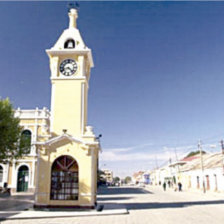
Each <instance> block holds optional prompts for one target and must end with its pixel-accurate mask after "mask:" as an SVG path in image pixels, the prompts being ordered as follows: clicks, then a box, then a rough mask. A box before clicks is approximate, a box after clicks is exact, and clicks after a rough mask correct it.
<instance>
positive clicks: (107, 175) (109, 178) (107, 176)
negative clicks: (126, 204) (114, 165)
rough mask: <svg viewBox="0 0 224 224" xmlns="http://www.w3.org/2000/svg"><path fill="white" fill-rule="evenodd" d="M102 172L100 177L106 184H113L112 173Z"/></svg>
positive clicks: (109, 171) (106, 170)
mask: <svg viewBox="0 0 224 224" xmlns="http://www.w3.org/2000/svg"><path fill="white" fill-rule="evenodd" d="M102 172H103V174H102V177H103V178H104V179H105V180H106V183H109V184H111V183H112V182H113V171H111V170H108V169H103V170H102Z"/></svg>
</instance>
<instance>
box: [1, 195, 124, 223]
mask: <svg viewBox="0 0 224 224" xmlns="http://www.w3.org/2000/svg"><path fill="white" fill-rule="evenodd" d="M99 201H100V199H99ZM100 205H104V209H103V210H102V211H97V210H96V209H93V210H82V211H77V210H76V211H72V210H67V211H58V210H57V211H56V210H53V211H50V210H48V209H44V210H43V211H39V210H38V211H37V210H33V196H30V195H25V196H24V195H23V196H21V195H20V196H10V197H4V198H0V222H1V221H4V220H18V219H40V218H59V217H81V216H103V215H104V216H105V215H122V214H128V210H127V209H126V208H125V207H124V206H123V205H121V204H114V203H108V204H107V203H105V204H104V203H103V202H99V203H98V206H100Z"/></svg>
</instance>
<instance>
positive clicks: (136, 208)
mask: <svg viewBox="0 0 224 224" xmlns="http://www.w3.org/2000/svg"><path fill="white" fill-rule="evenodd" d="M99 203H101V204H109V205H113V204H123V205H124V206H125V207H127V208H128V209H129V212H130V214H128V215H116V216H88V217H74V218H57V219H54V218H52V219H32V220H14V221H10V220H8V221H3V222H2V223H3V224H23V223H24V224H30V223H32V224H33V223H37V224H45V223H49V224H60V223H63V224H65V223H66V224H90V223H95V224H105V223H106V224H116V223H122V224H174V223H175V224H176V223H181V224H200V223H205V224H207V223H209V224H213V223H214V224H223V223H224V194H210V193H206V194H203V193H201V192H174V191H173V190H170V189H168V190H167V191H166V192H163V191H162V189H161V188H160V187H151V186H150V187H148V188H147V189H142V188H136V187H120V188H119V187H116V188H115V187H114V188H113V187H111V188H109V189H103V190H101V193H100V195H99ZM112 207H113V206H112Z"/></svg>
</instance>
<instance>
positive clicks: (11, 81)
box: [0, 2, 224, 175]
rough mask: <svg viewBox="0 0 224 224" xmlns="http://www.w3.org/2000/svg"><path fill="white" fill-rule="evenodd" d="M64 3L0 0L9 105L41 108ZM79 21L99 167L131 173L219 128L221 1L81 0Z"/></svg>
mask: <svg viewBox="0 0 224 224" xmlns="http://www.w3.org/2000/svg"><path fill="white" fill-rule="evenodd" d="M66 4H67V2H39V3H38V2H0V21H1V22H0V68H1V70H0V78H1V79H0V80H1V81H0V96H1V97H3V98H5V97H7V96H8V97H10V99H11V101H12V102H13V104H14V106H15V107H18V106H19V107H21V108H22V109H32V108H35V107H40V108H41V107H44V106H46V107H48V108H50V92H51V89H50V88H51V85H50V79H49V77H50V71H49V64H48V63H49V62H48V57H47V55H46V53H45V49H47V48H50V47H52V46H53V44H54V43H55V42H56V40H57V38H58V37H59V36H60V34H61V33H62V31H63V30H64V29H65V28H67V26H68V17H67V9H66ZM78 28H79V30H80V32H81V34H82V36H83V39H84V41H85V43H86V45H87V46H88V47H90V48H91V49H92V51H93V57H94V62H95V68H94V69H93V70H92V76H91V80H90V90H89V108H88V109H89V110H88V115H89V118H88V123H89V124H90V125H93V126H94V128H95V132H96V134H100V133H101V134H102V135H103V137H102V139H101V140H102V147H103V150H104V152H103V153H102V154H101V158H102V159H101V165H100V166H101V167H102V168H112V169H114V171H115V174H117V175H127V174H132V172H133V171H134V170H139V169H150V168H153V167H155V164H156V162H155V158H156V157H157V163H158V164H159V165H160V164H162V163H163V162H164V161H165V160H166V159H167V157H169V156H170V155H171V156H172V157H173V156H174V149H173V147H178V148H177V149H176V150H177V153H178V156H180V155H181V154H183V153H184V152H186V151H188V150H190V149H191V147H188V146H192V145H193V146H196V145H197V140H198V139H199V138H201V139H202V141H203V143H204V144H210V143H218V141H219V140H220V139H221V138H222V137H224V100H223V99H224V2H81V3H80V10H79V19H78ZM164 147H167V148H164ZM216 150H219V146H217V148H216Z"/></svg>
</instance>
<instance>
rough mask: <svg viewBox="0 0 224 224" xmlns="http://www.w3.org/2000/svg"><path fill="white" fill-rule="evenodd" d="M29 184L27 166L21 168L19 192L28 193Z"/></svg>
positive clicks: (18, 178) (18, 184) (18, 181)
mask: <svg viewBox="0 0 224 224" xmlns="http://www.w3.org/2000/svg"><path fill="white" fill-rule="evenodd" d="M28 183H29V168H28V167H27V166H25V165H23V166H21V167H20V168H19V170H18V175H17V192H26V191H27V190H28Z"/></svg>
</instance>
